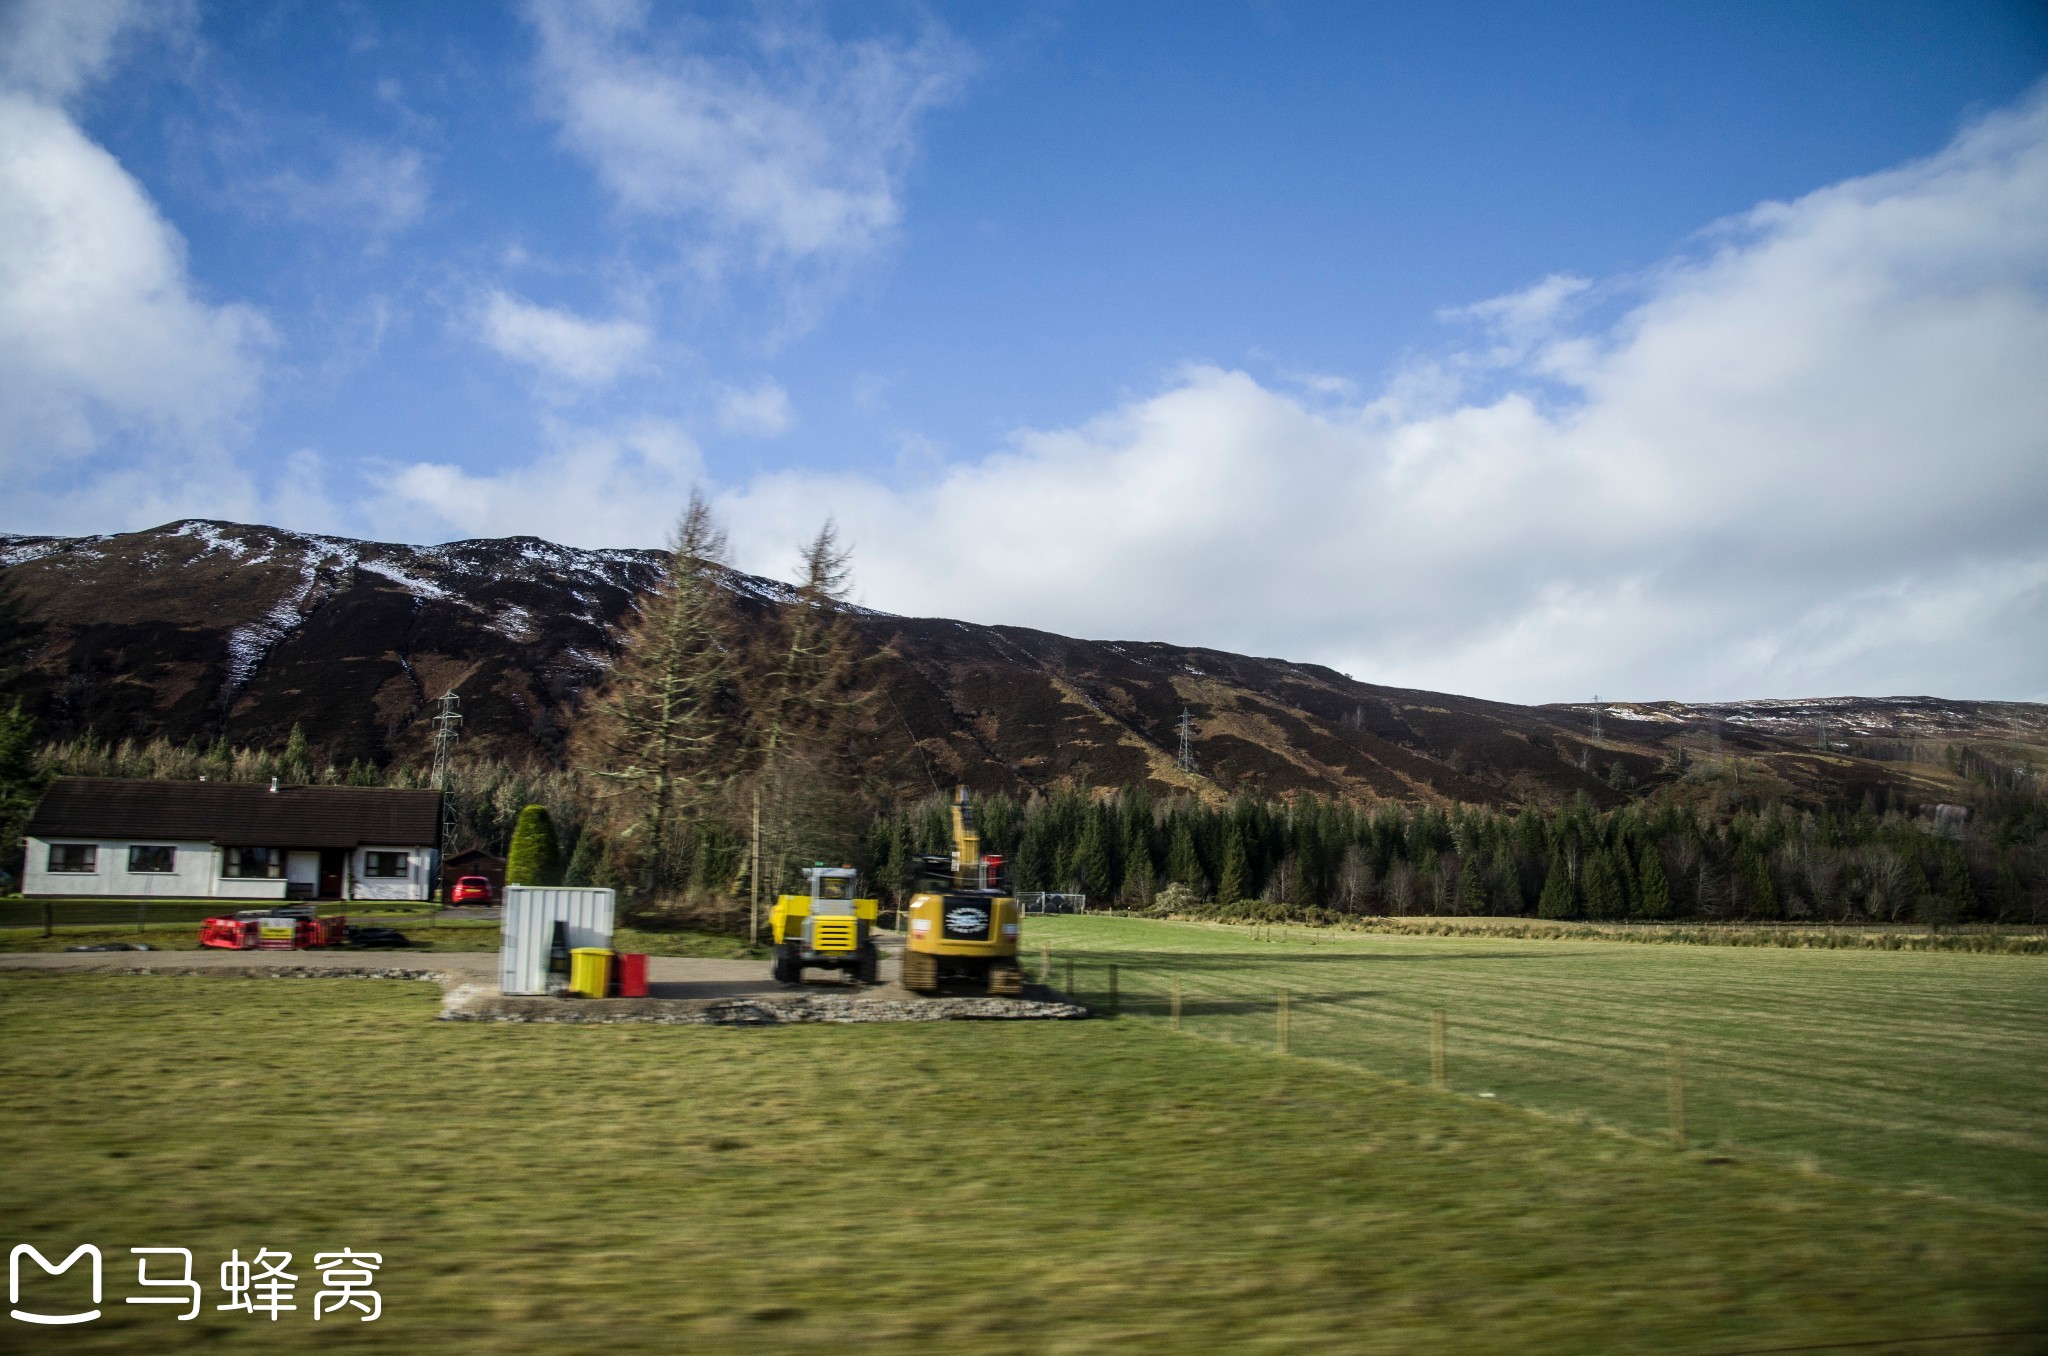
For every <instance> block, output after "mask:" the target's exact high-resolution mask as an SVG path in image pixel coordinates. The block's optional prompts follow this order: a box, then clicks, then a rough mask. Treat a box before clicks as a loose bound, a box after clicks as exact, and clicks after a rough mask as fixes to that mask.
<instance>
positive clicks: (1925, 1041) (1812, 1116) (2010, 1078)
mask: <svg viewBox="0 0 2048 1356" xmlns="http://www.w3.org/2000/svg"><path fill="white" fill-rule="evenodd" d="M1045 945H1050V946H1051V947H1052V948H1053V951H1054V956H1055V965H1054V976H1053V978H1054V982H1055V983H1063V982H1064V973H1065V962H1066V960H1067V959H1068V958H1073V959H1075V960H1076V961H1077V963H1078V965H1079V967H1080V968H1079V970H1078V972H1077V980H1076V983H1077V986H1078V987H1079V988H1081V990H1082V991H1083V996H1084V997H1087V998H1089V999H1090V1000H1091V1001H1097V1002H1099V1001H1102V1000H1104V999H1105V998H1106V992H1105V988H1106V983H1107V966H1108V965H1109V964H1110V963H1112V962H1114V963H1116V964H1117V965H1118V984H1119V988H1120V989H1121V991H1122V996H1123V1010H1124V1012H1125V1013H1127V1014H1132V1015H1135V1016H1138V1017H1140V1018H1142V1019H1143V1020H1147V1021H1164V1020H1166V1015H1167V1009H1168V1001H1169V1000H1168V998H1167V995H1168V993H1169V992H1170V985H1171V981H1172V979H1173V978H1174V977H1176V976H1177V977H1178V978H1179V979H1180V981H1181V984H1182V988H1183V993H1184V995H1185V996H1184V1015H1183V1024H1184V1028H1185V1029H1186V1030H1187V1031H1189V1032H1192V1033H1195V1034H1198V1035H1203V1036H1209V1037H1214V1038H1217V1039H1221V1040H1226V1041H1234V1042H1239V1043H1243V1044H1247V1045H1253V1046H1258V1047H1261V1048H1271V1047H1272V1046H1273V1044H1274V1042H1275V1039H1276V1027H1277V1021H1276V1009H1277V1002H1278V992H1279V990H1280V989H1282V988H1286V989H1287V990H1288V991H1289V1009H1290V1011H1289V1025H1290V1049H1291V1051H1292V1053H1293V1054H1295V1055H1297V1056H1306V1057H1310V1058H1316V1059H1325V1060H1331V1061H1335V1062H1338V1063H1342V1064H1346V1065H1351V1066H1355V1067H1359V1068H1366V1069H1372V1070H1375V1071H1378V1072H1381V1073H1384V1074H1387V1075H1390V1076H1392V1077H1395V1078H1399V1079H1402V1080H1405V1081H1408V1082H1411V1083H1426V1082H1428V1081H1429V1079H1430V1077H1431V1068H1430V1014H1431V1012H1432V1010H1434V1009H1438V1008H1441V1009H1442V1010H1443V1011H1444V1014H1445V1019H1446V1027H1447V1041H1446V1045H1447V1072H1448V1077H1449V1083H1450V1086H1451V1087H1452V1088H1453V1089H1454V1090H1456V1091H1458V1092H1462V1093H1468V1094H1475V1095H1476V1094H1479V1093H1482V1092H1490V1093H1493V1094H1494V1095H1495V1098H1496V1099H1498V1100H1501V1101H1505V1102H1508V1103H1512V1104H1514V1105H1518V1106H1524V1107H1529V1108H1534V1109H1538V1110H1541V1111H1544V1112H1547V1113H1551V1114H1556V1115H1562V1116H1582V1117H1586V1118H1591V1119H1594V1120H1598V1121H1601V1122H1605V1123H1607V1124H1609V1125H1612V1126H1616V1127H1619V1128H1622V1129H1625V1130H1627V1131H1630V1132H1632V1133H1635V1134H1638V1135H1643V1136H1659V1135H1665V1134H1668V1132H1669V1131H1668V1127H1669V1125H1670V1120H1669V1110H1668V1101H1667V1096H1668V1088H1669V1071H1670V1064H1669V1054H1668V1050H1669V1047H1670V1046H1671V1045H1673V1044H1675V1045H1677V1046H1678V1047H1679V1048H1680V1050H1681V1051H1682V1058H1683V1061H1684V1077H1685V1101H1686V1121H1687V1127H1686V1128H1687V1132H1688V1135H1689V1137H1690V1140H1691V1142H1692V1143H1694V1144H1696V1145H1699V1146H1702V1147H1709V1148H1720V1149H1727V1150H1735V1151H1740V1152H1742V1153H1744V1154H1763V1155H1766V1156H1770V1157H1772V1158H1774V1159H1775V1160H1776V1161H1778V1162H1781V1163H1785V1164H1789V1165H1794V1166H1804V1167H1807V1168H1809V1169H1813V1168H1817V1169H1820V1170H1823V1171H1826V1172H1829V1173H1838V1174H1841V1175H1844V1176H1848V1177H1852V1178H1856V1179H1858V1180H1862V1181H1867V1182H1871V1183H1876V1184H1882V1185H1887V1186H1892V1187H1899V1188H1922V1189H1926V1190H1931V1191H1936V1192H1941V1193H1945V1194H1950V1195H1954V1196H1958V1197H1965V1198H1968V1199H1972V1200H1976V1201H1980V1202H1984V1203H1987V1204H2004V1205H2010V1206H2015V1207H2018V1208H2022V1209H2026V1210H2030V1211H2037V1212H2048V960H2043V959H2041V958H2037V957H2028V956H2016V957H2015V956H1999V955H1972V954H1958V953H1946V952H1895V951H1865V950H1800V949H1782V948H1775V947H1771V948H1728V947H1689V946H1638V945H1632V944H1630V943H1627V942H1601V941H1588V942H1577V941H1558V940H1543V941H1529V940H1513V939H1502V938H1459V937H1432V936H1371V935H1365V934H1357V933H1346V932H1331V931H1326V930H1319V929H1305V928H1298V927H1297V928H1291V929H1289V928H1258V929H1254V928H1248V927H1222V926H1215V925H1205V924H1189V923H1162V922H1152V921H1145V920H1136V919H1118V918H1092V917H1091V918H1042V919H1041V918H1034V919H1031V920H1029V923H1028V925H1027V928H1026V947H1025V950H1026V961H1027V964H1028V965H1029V966H1030V967H1031V968H1032V969H1034V970H1035V969H1036V965H1037V960H1038V956H1039V953H1040V949H1041V948H1042V947H1043V946H1045Z"/></svg>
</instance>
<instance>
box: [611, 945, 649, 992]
mask: <svg viewBox="0 0 2048 1356" xmlns="http://www.w3.org/2000/svg"><path fill="white" fill-rule="evenodd" d="M612 973H613V974H615V975H617V976H618V977H619V997H621V998H645V997H647V957H646V955H645V954H644V953H642V952H639V951H621V952H620V953H619V963H618V964H617V965H616V966H614V967H612Z"/></svg>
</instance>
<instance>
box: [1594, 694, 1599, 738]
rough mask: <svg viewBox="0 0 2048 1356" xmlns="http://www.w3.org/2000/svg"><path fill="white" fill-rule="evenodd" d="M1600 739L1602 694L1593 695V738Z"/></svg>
mask: <svg viewBox="0 0 2048 1356" xmlns="http://www.w3.org/2000/svg"><path fill="white" fill-rule="evenodd" d="M1599 737H1600V694H1599V693H1597V692H1595V693H1594V694H1593V738H1595V739H1598V738H1599Z"/></svg>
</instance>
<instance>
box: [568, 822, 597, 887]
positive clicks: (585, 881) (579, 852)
mask: <svg viewBox="0 0 2048 1356" xmlns="http://www.w3.org/2000/svg"><path fill="white" fill-rule="evenodd" d="M604 850H605V849H604V843H603V842H602V841H600V835H599V834H598V832H597V830H596V829H594V828H592V827H590V826H588V825H586V826H584V829H583V832H582V833H579V834H577V835H576V850H575V851H574V852H571V853H570V854H569V865H568V867H567V868H566V869H564V870H563V872H562V884H564V885H596V884H597V883H598V881H597V873H598V868H599V867H600V866H601V865H602V864H603V861H604Z"/></svg>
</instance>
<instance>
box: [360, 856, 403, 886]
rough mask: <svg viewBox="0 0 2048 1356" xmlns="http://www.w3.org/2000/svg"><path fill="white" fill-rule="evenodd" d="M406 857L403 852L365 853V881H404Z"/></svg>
mask: <svg viewBox="0 0 2048 1356" xmlns="http://www.w3.org/2000/svg"><path fill="white" fill-rule="evenodd" d="M406 855H407V854H405V853H403V852H365V853H364V854H363V879H365V880H404V879H405V874H406V866H407V862H406Z"/></svg>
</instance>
